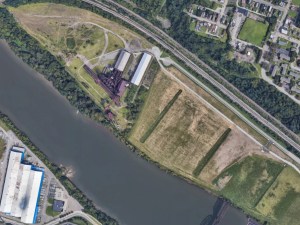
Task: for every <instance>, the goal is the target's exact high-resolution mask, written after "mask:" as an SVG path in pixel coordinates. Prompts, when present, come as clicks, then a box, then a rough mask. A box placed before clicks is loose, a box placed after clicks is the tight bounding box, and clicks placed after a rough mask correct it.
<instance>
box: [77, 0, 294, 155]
mask: <svg viewBox="0 0 300 225" xmlns="http://www.w3.org/2000/svg"><path fill="white" fill-rule="evenodd" d="M82 1H84V2H87V3H89V4H91V5H93V6H95V7H98V8H100V9H102V10H103V11H106V12H108V13H110V14H112V15H114V16H115V17H117V18H119V19H121V20H123V21H125V22H127V23H128V24H130V25H131V26H133V27H135V28H136V29H138V30H140V31H141V32H143V33H145V34H146V35H147V36H149V37H151V38H153V39H154V40H155V41H156V42H157V43H159V44H160V45H161V46H163V47H164V48H165V49H167V50H169V51H170V52H172V53H173V54H174V55H175V56H176V57H177V58H179V59H180V60H182V61H183V62H185V64H186V65H187V66H189V67H190V68H191V69H193V70H194V71H195V72H197V73H198V74H200V75H201V76H202V77H203V78H205V79H206V80H208V81H209V82H210V83H211V84H213V85H214V86H215V87H216V88H218V89H219V90H220V91H221V92H222V93H223V94H225V95H226V96H227V97H228V98H229V99H230V100H232V101H233V102H235V103H237V104H238V105H239V106H240V107H241V108H243V109H244V110H245V111H246V112H248V113H249V114H251V115H252V116H253V117H254V118H255V119H256V120H257V121H259V122H260V123H261V124H263V125H264V126H266V127H268V128H269V129H270V130H272V131H273V132H274V133H276V134H277V135H278V136H279V137H281V138H282V139H283V140H285V141H286V142H287V143H289V144H290V145H291V146H293V147H294V148H295V149H297V151H299V152H300V145H299V144H298V143H296V142H295V141H294V140H293V139H292V138H290V137H289V136H288V135H287V134H286V133H289V135H293V136H294V137H297V135H296V134H294V133H293V132H291V131H290V130H288V129H285V132H282V131H281V130H280V129H279V128H278V127H277V126H275V125H274V124H273V123H271V122H269V121H268V120H267V119H265V118H264V117H263V116H262V115H261V114H262V112H263V114H265V115H268V117H269V118H272V120H273V121H274V120H276V119H275V118H273V117H272V116H271V115H269V114H268V113H267V112H266V111H265V110H264V109H262V108H261V107H259V106H258V105H257V104H256V103H254V102H253V101H252V100H251V99H249V98H248V97H247V96H245V95H244V94H242V93H241V92H240V91H239V90H238V89H237V88H235V87H234V86H233V85H232V84H230V83H229V82H228V81H226V80H225V79H224V78H223V77H222V76H221V75H220V74H218V73H217V72H215V71H214V70H212V69H211V68H210V67H209V66H208V65H206V64H204V63H203V62H202V61H201V60H200V59H198V58H197V57H196V56H195V55H193V54H191V53H190V52H188V53H189V55H190V56H192V57H193V60H195V61H196V62H199V63H200V64H202V66H205V67H206V68H207V69H209V70H210V71H211V72H212V73H214V75H216V76H218V77H219V78H220V79H222V81H224V83H226V84H227V86H230V87H231V88H232V89H233V90H235V91H236V92H237V93H239V95H241V96H243V98H244V99H247V101H249V102H251V104H253V105H255V107H256V109H259V110H260V112H257V111H256V110H255V109H253V106H250V105H248V104H247V103H245V102H244V101H243V100H241V99H240V98H239V97H237V96H236V95H235V94H233V93H232V92H231V91H230V90H228V89H227V87H225V86H224V85H223V84H221V83H219V82H218V81H217V80H215V79H214V78H213V77H212V76H210V75H209V74H208V73H206V72H205V71H204V70H203V69H201V68H200V67H199V66H198V65H197V64H196V63H194V62H193V61H192V60H190V59H189V58H188V57H187V56H186V55H185V54H183V53H182V52H181V50H182V49H183V47H182V46H181V47H178V46H180V45H179V44H178V43H177V42H175V41H174V40H173V39H172V38H170V37H169V36H168V35H167V34H165V33H164V32H162V31H160V30H159V29H158V28H156V27H154V25H152V26H153V27H154V29H155V30H159V35H158V34H155V33H153V32H151V31H149V30H148V29H146V28H145V27H144V26H142V25H140V24H139V23H137V22H136V21H134V20H132V19H130V18H129V17H127V16H123V15H121V14H120V13H119V12H116V11H114V10H112V9H111V8H109V7H108V6H106V5H105V4H104V3H102V2H98V1H95V0H82ZM114 4H116V3H114ZM123 9H124V10H127V9H126V8H124V7H123ZM127 11H128V10H127ZM129 13H130V11H129ZM132 14H133V13H132ZM137 17H138V18H139V19H140V18H141V17H140V16H137ZM141 20H143V22H144V19H142V18H141ZM145 23H147V24H151V23H150V22H147V21H146V22H145ZM160 36H166V37H168V40H171V41H172V42H174V43H175V44H174V45H171V44H169V43H166V42H165V41H164V38H166V37H164V38H161V37H160ZM179 49H180V50H179ZM185 51H187V50H186V49H185ZM242 119H245V117H244V116H243V118H242ZM245 122H247V123H249V120H247V121H246V120H245ZM277 122H279V121H278V120H277ZM251 124H252V123H251ZM252 125H253V124H252ZM282 126H283V125H282ZM297 138H298V137H297ZM274 144H275V145H276V146H277V147H279V148H280V149H282V148H283V147H282V146H281V145H280V144H279V143H278V142H276V141H275V140H274Z"/></svg>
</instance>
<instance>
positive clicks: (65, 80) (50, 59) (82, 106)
mask: <svg viewBox="0 0 300 225" xmlns="http://www.w3.org/2000/svg"><path fill="white" fill-rule="evenodd" d="M8 2H10V1H8ZM15 2H16V4H18V3H19V4H26V3H37V2H55V3H61V4H65V5H69V6H78V7H80V8H84V9H88V10H90V11H92V12H95V13H97V14H101V15H102V14H104V15H102V16H104V17H107V18H109V19H112V20H115V19H113V17H112V16H111V15H109V14H107V13H105V12H103V11H101V10H98V9H95V8H93V7H91V6H90V5H88V4H87V3H83V2H79V1H78V0H71V1H68V2H66V0H52V1H51V0H49V1H47V0H34V1H29V2H28V1H24V2H18V1H15ZM81 5H84V7H81ZM0 28H1V30H0V39H1V38H2V39H5V40H6V42H7V43H8V44H9V46H10V48H11V49H12V50H13V51H14V52H15V54H16V55H17V56H18V57H19V58H21V59H22V60H23V61H24V62H25V63H26V64H28V65H29V66H30V67H32V68H33V69H34V70H36V71H38V72H39V73H40V74H42V75H43V76H44V77H45V78H46V79H47V80H49V81H50V82H51V83H52V84H53V86H54V87H55V89H57V90H58V91H59V92H60V94H62V95H63V96H64V97H66V98H67V99H68V101H69V102H70V104H71V105H73V106H74V107H76V108H77V109H78V110H79V111H80V112H81V113H82V114H84V115H85V116H87V117H90V118H91V119H93V120H94V121H95V122H97V123H100V124H102V125H103V126H105V127H106V128H107V129H109V130H110V131H111V132H113V134H114V135H115V136H116V137H117V138H118V139H120V140H121V141H122V142H124V143H125V144H126V145H127V146H128V147H129V148H130V149H131V150H132V151H134V152H136V153H137V154H138V155H140V156H141V157H142V158H143V159H145V160H146V161H149V162H151V163H153V164H154V165H156V166H157V167H159V168H160V169H163V170H164V171H166V172H167V173H169V174H171V175H174V176H176V177H180V178H182V179H184V180H185V181H187V182H188V183H191V184H194V185H196V186H197V187H199V188H201V189H202V190H205V191H206V192H208V193H210V194H212V195H214V196H220V193H219V192H217V191H215V190H212V189H211V188H209V187H207V186H205V185H201V184H199V183H196V182H194V181H192V180H190V179H188V178H186V177H184V176H182V175H179V174H177V173H175V172H173V171H171V170H170V169H168V168H166V167H164V166H162V165H161V164H159V163H158V162H156V161H154V160H152V159H151V158H150V157H149V156H148V155H146V154H145V153H144V152H142V151H140V150H139V149H137V148H136V147H134V146H133V145H132V144H130V143H129V141H128V140H127V137H128V134H129V131H130V130H127V129H126V130H124V131H120V130H118V129H117V128H116V127H115V126H114V125H113V124H112V123H111V122H110V121H109V120H107V119H106V117H105V115H104V112H103V111H102V110H101V109H100V108H99V107H98V106H97V105H96V104H95V103H94V102H93V101H92V100H91V99H90V97H88V96H87V94H86V93H84V92H83V91H82V90H81V89H80V87H79V86H78V84H77V83H76V81H75V80H74V79H73V78H72V77H71V76H70V75H69V74H68V72H67V71H66V69H65V68H64V66H63V65H62V64H61V62H59V61H58V59H57V58H55V57H54V56H53V55H52V54H51V53H49V52H48V51H47V50H46V49H44V48H43V47H42V46H41V45H40V44H39V42H38V41H36V40H35V39H34V38H33V37H31V36H30V35H29V34H27V33H26V31H24V30H23V29H22V28H21V27H20V26H19V24H18V23H17V22H16V21H15V19H14V17H13V16H12V15H11V14H10V13H9V11H7V9H5V8H1V7H0ZM44 65H50V66H49V67H47V68H45V67H44ZM1 120H2V121H3V122H4V123H5V124H6V126H7V127H8V128H10V129H11V130H12V131H13V132H15V133H16V135H17V136H18V137H19V138H20V139H21V140H22V141H23V142H24V143H25V144H26V145H27V146H28V147H30V148H31V147H32V149H31V150H32V151H33V152H34V153H35V154H36V155H37V156H38V157H39V158H40V159H41V160H42V161H44V162H45V164H46V165H47V167H49V169H51V171H52V172H53V173H54V174H55V175H56V176H57V177H58V179H59V180H60V181H61V182H62V184H63V185H64V186H65V187H66V189H67V190H68V191H70V192H69V193H70V195H71V196H73V197H74V198H75V199H77V200H78V201H79V202H80V203H81V204H82V205H83V207H84V208H85V211H86V212H87V213H89V214H91V215H93V216H94V217H95V218H97V219H98V220H99V221H100V222H102V223H103V224H118V222H117V221H116V220H115V219H113V218H111V217H110V216H108V215H106V214H105V213H104V212H102V211H101V210H98V209H97V208H96V207H95V205H94V204H93V203H92V201H91V200H90V199H88V197H87V196H85V194H83V193H82V192H81V191H80V190H79V189H78V188H77V187H76V186H75V185H74V184H73V183H72V181H70V180H69V179H68V178H67V177H65V176H64V175H63V174H62V169H61V168H59V167H58V166H57V165H55V164H54V163H51V162H49V161H48V159H47V156H46V155H45V154H43V153H42V152H41V151H40V150H39V149H38V148H37V147H36V146H35V145H34V144H33V143H32V142H31V141H30V139H29V138H28V137H27V136H26V135H25V133H23V132H22V131H20V130H19V129H18V128H17V127H16V126H15V125H14V124H13V122H12V121H11V120H10V119H9V118H8V117H7V116H6V115H4V114H2V113H0V121H1ZM231 205H233V206H235V207H236V208H239V209H241V208H240V207H238V206H236V204H235V203H234V202H231ZM241 210H242V211H243V212H244V213H245V214H248V213H251V214H252V216H253V213H252V212H249V211H246V212H245V209H241Z"/></svg>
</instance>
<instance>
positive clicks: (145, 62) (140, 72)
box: [131, 52, 152, 86]
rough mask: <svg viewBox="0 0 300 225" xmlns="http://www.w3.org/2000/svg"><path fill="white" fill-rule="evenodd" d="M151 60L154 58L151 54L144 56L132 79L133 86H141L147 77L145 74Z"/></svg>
mask: <svg viewBox="0 0 300 225" xmlns="http://www.w3.org/2000/svg"><path fill="white" fill-rule="evenodd" d="M151 59H152V56H151V55H150V54H148V53H146V52H145V53H144V54H143V56H142V59H141V61H140V62H139V65H138V67H137V69H136V71H135V73H134V75H133V77H132V79H131V83H132V84H134V85H137V86H138V85H140V83H141V81H142V79H143V77H144V75H145V72H146V70H147V68H148V66H149V65H150V62H151Z"/></svg>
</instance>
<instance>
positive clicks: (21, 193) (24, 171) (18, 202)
mask: <svg viewBox="0 0 300 225" xmlns="http://www.w3.org/2000/svg"><path fill="white" fill-rule="evenodd" d="M30 173H31V165H22V164H21V166H20V173H19V178H18V180H19V184H17V190H18V193H16V196H15V197H16V199H14V203H13V207H12V210H11V216H15V217H21V216H22V212H23V210H24V209H25V208H26V207H27V201H28V196H27V193H26V192H27V186H28V183H29V175H30Z"/></svg>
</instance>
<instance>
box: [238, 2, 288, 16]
mask: <svg viewBox="0 0 300 225" xmlns="http://www.w3.org/2000/svg"><path fill="white" fill-rule="evenodd" d="M255 2H258V3H260V4H264V5H267V6H272V8H273V9H277V10H280V11H284V10H285V7H282V6H280V5H274V4H272V3H270V2H266V1H264V0H255ZM237 5H238V7H240V8H244V7H242V6H240V5H239V4H238V3H237ZM244 9H247V8H244ZM247 10H249V11H251V10H250V9H247ZM251 12H254V13H257V12H255V11H251ZM257 14H260V13H257ZM260 15H262V16H265V15H263V14H260Z"/></svg>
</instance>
